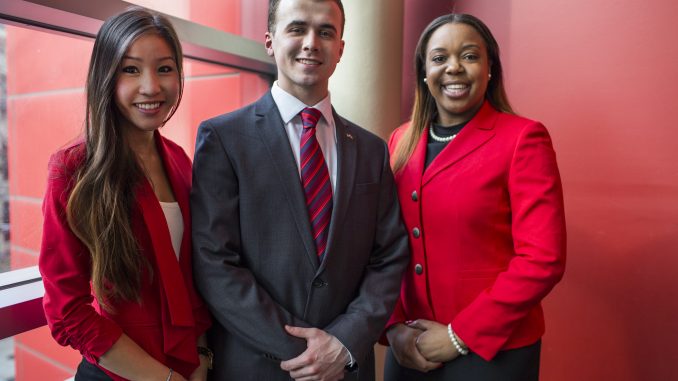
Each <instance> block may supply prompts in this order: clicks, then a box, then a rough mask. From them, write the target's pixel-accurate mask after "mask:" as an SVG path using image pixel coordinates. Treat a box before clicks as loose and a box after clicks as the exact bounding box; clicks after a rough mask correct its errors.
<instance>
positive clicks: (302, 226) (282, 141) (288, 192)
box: [255, 91, 318, 268]
mask: <svg viewBox="0 0 678 381" xmlns="http://www.w3.org/2000/svg"><path fill="white" fill-rule="evenodd" d="M255 114H256V115H255V117H256V121H255V123H256V128H257V131H258V132H259V135H260V137H261V139H262V141H263V142H264V144H265V145H266V148H267V149H268V152H269V154H270V155H271V160H272V163H273V165H275V167H276V169H277V170H276V172H277V175H278V178H279V180H280V183H281V184H282V191H283V192H284V193H285V196H286V197H287V200H288V202H289V204H290V208H291V210H292V216H293V217H294V223H295V224H296V226H297V231H298V232H299V236H300V237H301V241H302V242H303V244H304V248H306V256H307V257H308V260H309V263H311V265H312V266H313V267H314V268H317V267H318V256H317V255H316V252H315V243H314V242H313V233H312V232H311V223H310V221H309V220H308V210H307V208H306V198H305V196H304V190H303V189H302V187H301V180H300V179H299V176H298V173H299V169H298V167H297V162H296V160H295V159H294V155H293V154H292V151H291V148H290V141H289V139H288V138H287V132H286V131H285V126H284V125H283V122H282V117H281V116H280V111H279V110H278V108H277V107H276V105H275V102H274V101H273V97H272V96H271V93H270V91H269V92H268V93H266V95H264V96H263V97H262V98H261V99H260V100H259V101H258V102H257V103H256V104H255Z"/></svg>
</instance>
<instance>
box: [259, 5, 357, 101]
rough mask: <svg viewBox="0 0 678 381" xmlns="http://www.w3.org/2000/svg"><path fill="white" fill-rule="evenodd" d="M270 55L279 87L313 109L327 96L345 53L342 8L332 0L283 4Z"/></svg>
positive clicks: (269, 42) (268, 37) (270, 40)
mask: <svg viewBox="0 0 678 381" xmlns="http://www.w3.org/2000/svg"><path fill="white" fill-rule="evenodd" d="M275 19H276V25H275V29H274V30H273V31H271V32H267V33H266V52H267V53H268V55H269V56H272V57H274V58H275V62H276V65H277V67H278V85H279V86H280V87H281V88H282V89H283V90H285V91H287V92H288V93H290V94H292V95H294V96H295V97H297V98H298V99H300V100H301V101H302V102H304V103H306V104H308V105H313V104H315V103H317V102H318V101H320V100H321V99H322V98H324V97H325V96H326V95H327V86H328V82H329V78H330V76H331V75H332V73H334V69H335V68H336V66H337V63H338V62H339V59H340V58H341V55H342V53H343V51H344V41H342V40H341V32H342V31H341V24H342V16H341V10H340V9H339V6H338V5H337V4H336V3H335V2H334V1H329V0H324V1H323V0H320V1H318V0H282V1H281V2H280V5H279V6H278V11H277V14H276V18H275Z"/></svg>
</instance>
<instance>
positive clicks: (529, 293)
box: [387, 103, 565, 360]
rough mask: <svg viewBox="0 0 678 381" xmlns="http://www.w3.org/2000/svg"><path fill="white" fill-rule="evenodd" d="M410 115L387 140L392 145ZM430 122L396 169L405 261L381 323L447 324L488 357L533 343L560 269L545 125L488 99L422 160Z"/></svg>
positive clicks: (555, 178)
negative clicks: (406, 239) (389, 312)
mask: <svg viewBox="0 0 678 381" xmlns="http://www.w3.org/2000/svg"><path fill="white" fill-rule="evenodd" d="M408 127H409V126H408V124H406V125H403V126H401V127H400V128H398V129H397V130H396V131H395V132H394V133H393V135H392V136H391V139H390V141H389V148H390V150H391V153H393V151H394V149H395V147H396V144H397V142H398V141H399V139H400V138H401V137H402V135H403V132H404V131H405V130H406V129H407V128H408ZM427 141H428V128H427V129H426V131H424V133H423V134H422V137H421V140H420V141H419V143H418V145H417V147H416V149H415V151H414V154H413V155H412V157H411V158H410V160H409V162H408V163H407V164H406V165H405V167H404V168H402V170H400V171H399V172H398V173H396V177H395V178H396V183H397V186H398V195H399V197H400V203H401V206H402V213H403V219H404V221H405V224H406V225H407V228H408V230H409V232H410V249H411V255H412V258H411V261H410V265H409V268H408V270H407V271H406V273H405V275H404V277H403V282H402V290H401V296H400V299H399V301H398V304H397V306H396V309H395V312H394V314H393V316H392V318H391V320H390V321H389V324H388V326H387V328H388V327H389V326H391V325H393V324H396V323H400V322H404V321H406V320H414V319H421V318H423V319H428V320H434V321H437V322H440V323H442V324H445V325H447V324H448V323H452V327H453V329H454V331H455V332H456V333H457V335H458V336H459V337H460V338H461V339H462V340H463V341H464V342H465V343H466V344H467V345H468V347H469V348H470V349H471V350H472V351H473V352H475V353H477V354H478V355H479V356H481V357H482V358H484V359H486V360H490V359H492V358H493V357H494V356H495V355H496V354H497V352H498V351H500V350H505V349H511V348H518V347H522V346H526V345H530V344H533V343H535V342H536V341H537V340H538V339H539V338H540V337H541V336H542V335H543V333H544V315H543V312H542V308H541V304H540V302H541V300H542V299H543V298H544V297H545V296H546V295H547V294H548V293H549V291H551V289H552V288H553V286H554V285H555V284H556V283H557V282H558V281H559V280H560V279H561V277H562V275H563V271H564V268H565V218H564V212H563V196H562V187H561V182H560V176H559V173H558V167H557V164H556V158H555V153H554V151H553V148H552V145H551V139H550V137H549V134H548V132H547V130H546V129H545V128H544V126H543V125H542V124H540V123H538V122H535V121H531V120H528V119H525V118H522V117H518V116H515V115H509V114H505V113H500V112H498V111H496V110H495V109H494V108H492V107H491V106H490V105H489V104H488V103H485V104H484V105H483V107H482V108H481V110H480V111H479V112H478V114H477V115H476V116H475V117H474V118H473V119H472V120H471V121H469V123H468V124H467V125H466V126H465V127H464V128H463V129H462V131H461V132H460V133H459V135H457V137H456V138H455V139H454V140H452V141H451V142H450V143H449V144H448V145H447V146H446V147H445V148H444V149H443V151H442V152H441V153H440V154H439V155H438V156H437V157H436V158H435V159H434V160H433V162H432V163H431V164H430V165H429V167H428V168H426V169H424V164H425V160H426V144H427Z"/></svg>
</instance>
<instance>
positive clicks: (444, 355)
mask: <svg viewBox="0 0 678 381" xmlns="http://www.w3.org/2000/svg"><path fill="white" fill-rule="evenodd" d="M409 327H411V328H414V329H419V330H422V331H423V332H422V333H421V334H420V335H419V337H418V338H417V340H416V342H415V344H416V346H417V349H418V350H419V353H421V355H422V356H424V357H426V359H427V360H429V361H435V362H447V361H452V360H454V359H455V358H457V356H459V352H457V349H456V348H455V347H454V345H453V344H452V341H450V336H449V335H448V334H447V326H446V325H442V324H440V323H438V322H435V321H431V320H426V319H419V320H415V321H413V322H412V323H410V324H409Z"/></svg>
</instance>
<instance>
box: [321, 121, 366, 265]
mask: <svg viewBox="0 0 678 381" xmlns="http://www.w3.org/2000/svg"><path fill="white" fill-rule="evenodd" d="M332 115H333V117H334V125H335V128H336V136H337V185H336V187H335V188H336V189H335V192H334V194H333V195H332V197H333V202H334V206H333V208H332V218H331V219H330V232H329V235H328V238H327V250H326V252H325V258H327V257H328V256H331V255H332V254H333V252H334V246H335V245H334V241H335V240H337V239H338V237H337V231H338V230H339V227H340V226H342V224H343V220H344V217H345V216H346V211H347V209H348V205H349V202H350V198H351V193H352V192H353V185H354V183H355V176H356V168H357V162H356V161H357V157H358V147H357V144H358V142H357V138H358V137H357V134H355V133H354V132H353V131H351V127H350V126H348V125H346V124H344V122H343V120H342V119H341V118H340V117H339V115H338V114H337V113H336V111H334V109H332ZM326 262H327V260H325V261H323V263H322V264H321V265H320V271H322V270H323V269H324V267H325V266H324V264H325V263H326Z"/></svg>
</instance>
